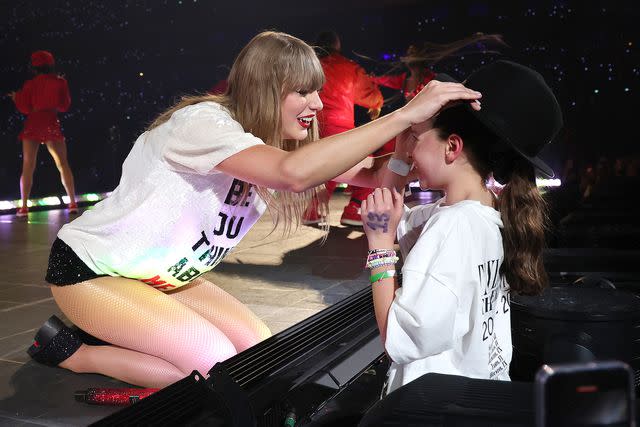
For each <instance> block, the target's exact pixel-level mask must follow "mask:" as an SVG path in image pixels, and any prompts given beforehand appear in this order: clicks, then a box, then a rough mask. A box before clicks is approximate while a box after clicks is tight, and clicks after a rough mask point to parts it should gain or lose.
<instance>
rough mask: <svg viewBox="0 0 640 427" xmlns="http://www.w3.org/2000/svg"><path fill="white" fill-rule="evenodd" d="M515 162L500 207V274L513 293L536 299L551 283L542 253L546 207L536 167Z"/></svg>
mask: <svg viewBox="0 0 640 427" xmlns="http://www.w3.org/2000/svg"><path fill="white" fill-rule="evenodd" d="M513 161H514V162H513V163H512V168H511V171H510V173H509V174H508V176H507V177H506V179H505V181H506V185H505V186H504V188H503V189H502V192H501V193H500V197H498V203H497V208H498V210H499V211H500V214H501V217H502V222H503V224H504V228H503V229H502V244H503V246H504V261H503V263H502V267H501V270H500V272H501V273H502V274H503V275H504V277H505V278H506V279H507V283H509V287H510V288H511V290H512V291H513V292H516V293H519V294H524V295H535V294H539V293H540V292H542V290H543V289H544V288H545V287H546V286H547V285H548V283H549V279H548V277H547V273H546V271H545V269H544V264H543V252H542V251H543V249H544V245H545V230H546V225H547V219H548V217H547V204H546V202H545V200H544V199H543V198H542V195H541V194H540V191H539V190H538V187H537V186H536V183H535V173H534V170H533V167H532V166H531V165H530V164H529V163H527V162H526V161H525V160H521V159H513Z"/></svg>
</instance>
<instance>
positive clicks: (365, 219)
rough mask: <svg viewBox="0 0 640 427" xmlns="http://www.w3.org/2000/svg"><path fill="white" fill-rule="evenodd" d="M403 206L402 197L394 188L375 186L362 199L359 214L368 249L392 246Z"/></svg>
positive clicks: (389, 247)
mask: <svg viewBox="0 0 640 427" xmlns="http://www.w3.org/2000/svg"><path fill="white" fill-rule="evenodd" d="M403 206H404V199H403V197H402V195H401V194H400V193H398V192H397V191H396V189H395V188H394V189H393V190H389V189H388V188H376V189H375V190H374V191H373V193H371V194H369V196H368V197H367V200H363V201H362V206H361V207H360V215H361V216H362V224H363V226H364V232H365V234H366V235H367V239H368V240H369V249H391V248H393V243H394V242H395V239H396V229H397V228H398V224H399V223H400V218H402V213H403Z"/></svg>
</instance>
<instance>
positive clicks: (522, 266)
mask: <svg viewBox="0 0 640 427" xmlns="http://www.w3.org/2000/svg"><path fill="white" fill-rule="evenodd" d="M434 128H436V129H437V130H438V137H439V138H441V139H446V138H448V137H449V135H451V134H454V133H455V134H457V135H459V136H460V137H461V138H462V140H463V141H464V151H465V153H466V156H467V159H468V160H469V163H470V164H471V165H472V167H473V168H474V169H475V170H476V171H477V172H478V174H479V175H480V177H481V178H482V182H483V184H484V183H485V182H486V181H487V180H488V179H489V177H490V176H491V175H493V176H494V178H495V179H496V180H497V181H498V182H500V183H501V184H504V188H503V189H502V191H501V193H500V196H499V197H498V201H497V205H496V208H497V209H498V211H499V212H500V214H501V217H502V223H503V225H504V227H503V228H502V244H503V248H504V261H503V262H502V266H501V267H500V273H501V274H502V275H503V276H504V277H505V279H506V280H507V283H508V284H509V287H510V289H511V290H512V291H514V292H516V293H520V294H525V295H535V294H539V293H540V292H542V290H543V289H544V288H545V287H546V286H547V285H548V282H549V280H548V277H547V273H546V271H545V269H544V265H543V257H542V255H543V249H544V245H545V231H546V228H547V227H546V224H547V205H546V202H545V201H544V199H543V197H542V195H541V194H540V191H539V190H538V187H537V186H536V182H535V171H534V168H533V166H532V165H531V164H530V163H529V162H527V161H526V160H525V159H523V158H522V157H520V156H519V155H517V154H516V153H515V152H514V151H513V150H511V149H509V148H508V147H506V146H505V144H504V143H501V142H500V141H499V138H498V137H497V136H496V135H495V134H494V133H493V132H491V131H490V130H489V129H487V128H486V127H485V126H484V125H483V124H482V123H481V122H480V121H479V120H477V119H476V118H475V117H473V116H472V115H471V113H470V112H469V111H468V110H467V108H466V107H464V106H459V107H454V108H449V109H447V110H444V111H443V112H442V113H440V115H439V116H438V117H437V118H436V121H435V123H434Z"/></svg>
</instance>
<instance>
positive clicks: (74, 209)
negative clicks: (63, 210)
mask: <svg viewBox="0 0 640 427" xmlns="http://www.w3.org/2000/svg"><path fill="white" fill-rule="evenodd" d="M67 210H68V211H69V213H70V214H77V213H78V204H77V203H69V206H67Z"/></svg>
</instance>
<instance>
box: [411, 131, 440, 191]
mask: <svg viewBox="0 0 640 427" xmlns="http://www.w3.org/2000/svg"><path fill="white" fill-rule="evenodd" d="M432 126H433V122H432V121H431V120H429V121H426V122H423V123H418V124H416V125H413V126H411V132H412V134H413V136H414V137H415V139H416V145H415V148H414V149H413V153H412V158H413V162H414V164H415V167H416V170H417V171H418V177H419V179H420V187H421V188H430V189H434V190H441V189H443V188H444V186H445V184H446V177H447V170H446V166H447V164H446V162H445V155H446V147H447V145H446V141H445V140H443V139H441V138H440V137H439V136H438V130H437V129H435V128H433V127H432Z"/></svg>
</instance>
